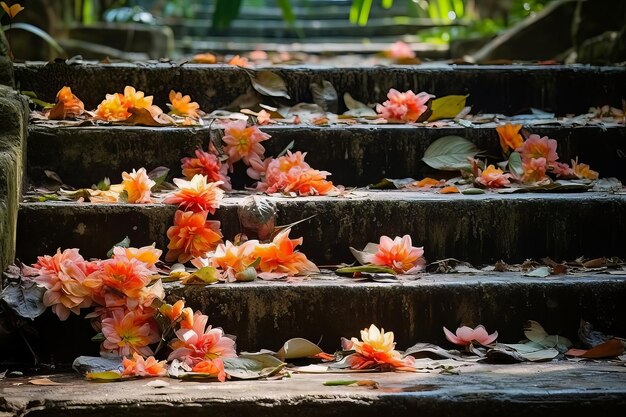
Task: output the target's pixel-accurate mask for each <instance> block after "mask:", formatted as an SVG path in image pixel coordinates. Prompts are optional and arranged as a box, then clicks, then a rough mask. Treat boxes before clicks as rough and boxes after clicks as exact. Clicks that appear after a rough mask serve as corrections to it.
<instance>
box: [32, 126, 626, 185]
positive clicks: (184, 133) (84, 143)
mask: <svg viewBox="0 0 626 417" xmlns="http://www.w3.org/2000/svg"><path fill="white" fill-rule="evenodd" d="M262 130H263V131H265V132H267V133H268V134H270V135H271V136H272V138H271V139H269V140H267V141H265V142H263V146H264V147H265V148H266V152H265V155H266V156H276V155H278V154H279V153H280V152H281V151H282V150H283V149H284V148H285V147H286V146H287V145H288V144H289V143H290V142H291V141H294V146H293V148H292V151H301V152H306V153H307V156H306V161H307V162H308V163H309V164H310V165H311V166H312V167H314V168H316V169H319V170H325V171H328V172H330V173H331V174H332V175H330V176H329V177H328V179H329V180H331V181H333V183H334V184H337V185H344V186H347V187H351V186H366V185H369V184H375V183H377V182H379V181H380V180H381V179H383V178H406V177H411V178H415V179H421V178H423V177H425V176H433V177H436V178H441V177H442V176H444V175H457V172H448V173H446V172H443V171H434V170H432V169H431V168H430V167H428V166H427V165H426V164H425V163H424V162H422V160H421V159H422V157H423V156H424V151H425V150H426V148H428V146H429V145H430V144H431V143H432V142H434V141H435V140H436V139H438V138H440V137H443V136H447V135H458V136H462V137H465V138H467V139H468V140H470V141H472V142H473V143H475V144H476V146H477V147H478V148H479V149H481V150H483V151H484V152H485V155H490V156H491V158H498V156H500V155H501V149H500V144H499V140H498V135H497V132H496V131H495V129H493V128H481V127H473V128H437V129H432V128H425V127H415V126H406V125H383V126H374V125H369V126H368V125H357V126H345V125H340V126H328V127H311V126H272V127H263V128H262ZM29 131H30V132H29V133H30V135H29V141H28V167H27V173H28V176H29V178H30V179H31V180H32V181H33V182H34V183H37V182H41V181H42V180H43V179H45V174H44V170H52V171H54V172H56V173H57V174H59V176H60V177H61V178H62V179H63V181H64V182H66V183H67V184H70V185H73V186H87V187H88V186H91V185H92V184H94V183H97V182H98V181H100V180H101V179H102V178H104V177H109V178H110V179H111V181H112V182H113V183H115V182H119V181H121V173H122V172H123V171H127V172H130V171H131V170H132V169H133V168H136V169H138V168H140V167H144V168H146V169H147V170H151V169H153V168H156V167H157V166H166V167H168V168H170V175H169V178H168V179H169V180H170V181H171V179H172V178H176V177H180V176H181V175H182V174H181V162H180V160H181V158H184V157H194V151H195V150H196V149H198V148H201V149H203V150H205V151H206V150H207V148H208V143H209V138H210V137H213V138H214V139H217V138H218V137H220V136H221V135H222V132H223V130H222V129H210V128H209V127H204V128H195V129H191V128H147V127H129V126H124V127H123V126H102V127H88V128H85V127H81V128H77V127H59V128H51V127H43V126H31V127H30V129H29ZM529 131H531V132H532V133H536V134H538V135H541V136H549V137H550V138H554V139H556V140H557V141H558V148H557V151H558V154H559V160H560V161H563V162H567V163H569V162H570V160H572V159H575V158H576V157H579V162H584V163H586V164H589V165H590V166H591V167H592V169H594V170H596V171H598V172H600V174H601V176H602V177H617V178H619V179H620V180H622V181H623V182H626V128H615V127H612V128H607V129H602V128H600V127H590V126H589V127H578V128H562V127H555V126H546V127H530V128H529ZM239 165H242V164H241V163H240V164H239ZM238 168H243V166H241V167H238ZM244 171H245V170H244V169H236V170H235V173H234V174H233V175H232V182H233V186H234V187H235V188H241V189H242V188H244V187H245V186H250V185H252V180H251V179H249V178H247V176H246V175H245V172H244Z"/></svg>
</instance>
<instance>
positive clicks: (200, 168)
mask: <svg viewBox="0 0 626 417" xmlns="http://www.w3.org/2000/svg"><path fill="white" fill-rule="evenodd" d="M181 163H182V171H183V175H184V176H185V178H187V179H188V180H190V179H192V178H193V177H194V175H197V174H202V175H204V176H206V177H207V181H211V182H216V181H222V183H223V184H221V187H222V189H224V190H227V191H229V190H231V189H232V187H231V185H230V178H228V176H227V172H228V166H227V165H226V164H222V163H221V162H220V160H219V159H218V158H217V156H216V155H214V154H212V153H209V152H204V151H202V150H200V149H196V157H195V158H189V157H187V158H183V159H181Z"/></svg>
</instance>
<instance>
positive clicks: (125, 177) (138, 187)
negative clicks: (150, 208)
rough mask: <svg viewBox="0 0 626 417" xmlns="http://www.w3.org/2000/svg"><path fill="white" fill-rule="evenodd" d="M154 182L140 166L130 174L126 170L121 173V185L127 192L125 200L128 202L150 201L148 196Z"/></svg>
mask: <svg viewBox="0 0 626 417" xmlns="http://www.w3.org/2000/svg"><path fill="white" fill-rule="evenodd" d="M155 184H156V182H154V181H152V180H151V179H150V178H149V177H148V173H147V172H146V169H145V168H140V169H139V171H135V169H133V172H131V173H130V174H129V173H127V172H123V173H122V187H123V188H124V191H126V193H127V194H128V199H127V201H128V202H129V203H131V204H132V203H152V198H150V190H151V189H152V187H154V185H155Z"/></svg>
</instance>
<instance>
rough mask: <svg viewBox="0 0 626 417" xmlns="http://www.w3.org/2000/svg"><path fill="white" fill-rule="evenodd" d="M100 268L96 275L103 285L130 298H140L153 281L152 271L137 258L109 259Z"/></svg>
mask: <svg viewBox="0 0 626 417" xmlns="http://www.w3.org/2000/svg"><path fill="white" fill-rule="evenodd" d="M100 268H101V269H100V271H99V272H97V273H96V274H97V276H98V279H99V280H100V282H101V283H102V285H105V286H107V287H109V288H111V289H114V290H116V291H117V292H119V293H121V294H124V295H125V296H127V297H129V298H139V297H140V296H141V295H142V290H143V289H144V288H145V287H146V286H147V285H148V284H149V283H150V281H151V280H152V271H151V270H150V269H148V266H147V265H146V264H145V263H144V262H141V261H140V260H138V259H136V258H131V259H128V258H124V257H117V258H111V259H107V260H105V261H102V262H101V265H100Z"/></svg>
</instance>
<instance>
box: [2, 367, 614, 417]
mask: <svg viewBox="0 0 626 417" xmlns="http://www.w3.org/2000/svg"><path fill="white" fill-rule="evenodd" d="M621 368H623V367H619V366H609V365H606V364H585V363H577V364H572V363H568V362H562V363H531V364H529V363H525V364H511V365H489V364H472V365H467V366H463V367H461V368H460V373H459V374H458V375H450V374H442V373H438V372H432V373H403V372H387V373H348V374H322V375H310V374H308V375H307V374H294V375H293V376H291V377H290V378H283V379H280V380H269V381H229V382H225V383H217V382H212V383H206V382H195V381H177V380H173V379H168V378H159V380H161V381H164V382H165V383H166V384H167V385H165V384H164V385H165V386H163V387H161V388H154V387H152V386H149V385H148V382H150V380H145V379H137V380H130V381H124V382H119V383H110V384H98V383H88V382H86V381H84V380H83V379H82V378H81V377H80V376H78V375H77V374H70V375H67V374H65V375H64V374H53V375H49V378H50V379H51V380H52V381H55V382H58V383H59V384H60V385H57V386H53V387H52V386H37V385H33V384H29V383H28V382H29V378H26V377H22V378H11V379H3V380H2V381H0V395H1V396H2V397H3V401H2V404H0V410H1V411H2V412H3V413H5V414H1V415H2V416H3V417H4V416H7V417H9V416H16V417H17V416H20V417H35V416H41V417H74V416H76V417H78V416H80V417H108V416H112V415H115V416H119V417H132V416H137V415H140V416H142V417H160V416H164V415H167V416H172V417H179V416H184V417H200V416H206V415H208V414H210V415H234V416H242V417H248V416H253V417H278V416H281V417H283V416H292V415H294V416H295V415H297V416H301V417H327V416H328V417H330V416H338V415H341V416H346V417H353V416H359V417H378V416H381V415H389V416H423V417H451V416H467V417H492V416H493V417H496V416H498V417H499V416H504V415H506V416H511V417H544V416H552V415H576V414H578V413H581V414H588V415H598V414H607V415H609V414H610V415H613V414H618V413H619V412H621V411H622V410H623V408H624V406H626V400H625V398H626V395H625V393H626V386H625V385H626V384H625V382H624V380H625V379H624V372H623V371H622V369H621ZM337 379H349V380H358V379H373V380H375V381H376V382H377V383H378V385H379V389H368V388H365V387H358V386H340V387H337V386H334V387H333V386H324V383H325V382H327V381H331V380H337Z"/></svg>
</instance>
